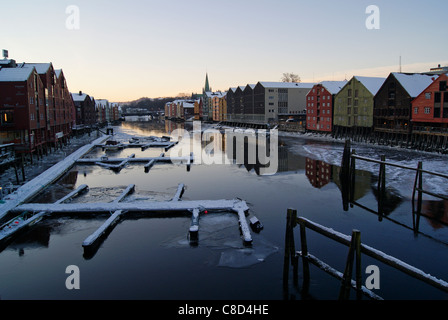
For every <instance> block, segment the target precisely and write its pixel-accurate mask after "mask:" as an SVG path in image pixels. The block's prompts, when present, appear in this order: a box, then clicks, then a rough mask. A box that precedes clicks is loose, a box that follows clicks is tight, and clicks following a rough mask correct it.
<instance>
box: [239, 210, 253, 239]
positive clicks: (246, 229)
mask: <svg viewBox="0 0 448 320" xmlns="http://www.w3.org/2000/svg"><path fill="white" fill-rule="evenodd" d="M238 218H239V222H240V227H241V233H242V234H243V241H244V243H245V244H250V243H252V235H251V234H250V230H249V226H248V224H247V220H246V214H245V212H244V211H243V210H238Z"/></svg>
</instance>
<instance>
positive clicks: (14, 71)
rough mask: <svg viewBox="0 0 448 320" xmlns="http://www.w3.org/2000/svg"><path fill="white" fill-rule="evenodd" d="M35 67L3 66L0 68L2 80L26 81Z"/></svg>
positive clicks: (0, 79) (0, 78)
mask: <svg viewBox="0 0 448 320" xmlns="http://www.w3.org/2000/svg"><path fill="white" fill-rule="evenodd" d="M33 70H35V69H34V67H31V66H29V67H21V68H1V69H0V81H1V82H17V81H26V80H28V78H29V77H30V75H31V73H32V72H33Z"/></svg>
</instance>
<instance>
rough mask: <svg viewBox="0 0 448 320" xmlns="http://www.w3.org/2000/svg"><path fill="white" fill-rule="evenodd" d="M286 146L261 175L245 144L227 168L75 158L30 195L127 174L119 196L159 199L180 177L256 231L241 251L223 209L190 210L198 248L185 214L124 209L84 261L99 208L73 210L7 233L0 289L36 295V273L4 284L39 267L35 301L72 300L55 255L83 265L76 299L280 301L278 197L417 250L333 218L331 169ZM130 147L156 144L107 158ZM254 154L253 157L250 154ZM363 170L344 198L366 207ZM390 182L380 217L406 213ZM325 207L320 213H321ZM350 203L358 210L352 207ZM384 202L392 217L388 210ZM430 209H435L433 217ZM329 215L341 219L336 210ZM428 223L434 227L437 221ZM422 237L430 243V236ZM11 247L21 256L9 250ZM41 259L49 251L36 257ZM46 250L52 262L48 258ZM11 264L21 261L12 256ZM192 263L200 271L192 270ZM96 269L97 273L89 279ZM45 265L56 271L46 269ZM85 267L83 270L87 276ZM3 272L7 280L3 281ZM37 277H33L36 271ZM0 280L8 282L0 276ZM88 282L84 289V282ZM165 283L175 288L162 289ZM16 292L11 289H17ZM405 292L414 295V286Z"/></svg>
mask: <svg viewBox="0 0 448 320" xmlns="http://www.w3.org/2000/svg"><path fill="white" fill-rule="evenodd" d="M179 128H184V129H186V130H189V131H190V132H191V130H192V124H188V123H174V122H170V121H166V122H163V121H162V122H157V121H153V122H141V123H139V122H123V124H122V126H121V128H118V129H117V130H116V131H115V132H116V133H117V139H119V138H123V141H129V138H130V137H132V136H138V135H140V136H148V135H153V136H163V135H167V134H170V133H171V132H173V131H174V130H176V129H179ZM200 137H201V139H199V141H192V142H191V143H192V144H193V146H192V147H194V146H196V147H199V150H201V151H202V150H204V152H208V153H209V154H210V155H214V156H216V157H218V156H222V159H224V160H225V158H224V157H225V155H226V153H224V154H223V155H220V154H219V153H218V151H219V150H227V149H226V148H227V145H228V144H227V141H226V137H225V136H222V139H218V138H217V139H216V140H214V139H210V140H204V141H203V140H202V135H201V136H200ZM214 142H216V143H219V148H218V146H217V147H216V148H215V147H214V144H213V143H214ZM288 143H290V141H288V140H287V139H283V138H282V139H281V141H279V146H278V170H277V172H276V174H275V175H273V176H262V175H261V168H263V164H262V163H260V162H258V163H253V162H252V159H250V158H249V157H248V156H247V152H246V156H245V157H243V158H242V163H238V161H237V160H238V158H237V156H236V152H234V153H233V155H234V156H233V157H232V158H231V159H228V160H229V162H230V164H229V165H228V166H213V167H212V166H207V165H197V166H196V167H194V166H193V167H192V170H191V172H187V171H186V170H185V169H184V166H176V165H172V164H160V165H156V166H154V167H153V168H152V169H151V170H150V172H149V173H148V174H144V173H143V166H142V165H140V167H139V165H138V164H130V165H129V166H128V167H125V168H124V170H123V171H122V172H121V173H120V174H118V175H115V174H111V173H110V172H109V171H108V170H103V169H101V168H98V167H96V166H90V165H76V166H75V167H74V168H73V170H71V171H70V172H68V173H67V175H65V176H64V177H63V178H61V179H60V180H59V181H58V182H57V183H55V184H54V185H53V186H51V187H50V188H48V189H47V191H46V192H44V193H43V194H42V195H40V196H39V198H38V199H35V200H34V202H49V203H52V202H55V201H56V200H58V199H60V198H61V197H62V196H64V195H66V194H68V193H69V192H70V191H71V190H73V188H76V187H77V186H79V185H80V184H87V185H88V186H89V189H90V191H89V192H88V193H86V194H84V195H82V197H79V198H77V199H74V200H73V202H74V203H76V202H100V201H101V202H102V201H106V202H107V201H113V200H114V199H115V198H116V197H117V196H119V195H120V194H121V192H122V191H123V189H124V188H126V187H127V186H128V185H129V184H130V183H135V184H136V185H137V190H136V192H135V194H132V195H130V196H129V198H127V199H126V200H125V201H135V200H147V201H160V200H169V199H171V198H172V196H173V195H174V193H175V192H176V187H177V185H178V183H185V184H186V186H187V190H188V191H187V192H186V197H187V198H189V199H190V200H192V199H204V198H207V199H208V198H209V199H222V198H226V199H229V198H230V199H231V198H235V197H241V198H242V199H244V200H247V201H248V203H249V204H250V207H251V209H250V210H251V213H253V214H254V215H256V216H257V217H258V218H260V221H262V222H263V225H264V226H265V228H264V229H263V232H261V233H260V234H253V237H254V242H253V247H252V248H244V247H243V246H242V242H241V238H240V232H239V230H238V219H237V217H236V216H235V215H234V214H228V213H222V214H217V215H215V214H213V215H212V214H210V215H207V216H201V220H200V233H199V237H200V239H199V242H198V246H197V247H194V248H193V247H191V246H190V242H189V241H188V228H189V226H190V223H191V219H190V217H189V216H187V217H176V218H175V219H170V218H164V219H161V218H160V217H158V218H147V219H146V218H145V219H143V218H142V219H138V217H136V218H135V219H132V218H131V217H128V216H126V219H123V220H122V221H121V222H120V223H119V225H117V227H116V228H115V229H114V230H113V232H111V234H110V235H109V236H108V237H107V240H106V241H105V242H104V243H101V249H100V250H99V251H98V253H97V254H96V255H95V256H94V258H93V259H91V260H89V261H85V259H89V257H84V258H83V257H82V241H83V240H84V239H85V238H86V237H87V236H89V235H90V234H91V233H92V232H94V231H95V230H97V229H98V227H99V226H101V224H102V223H103V222H104V221H105V220H106V219H107V218H108V215H102V216H89V217H91V218H90V219H89V218H87V217H85V216H81V215H78V216H76V217H59V216H55V217H50V218H49V219H47V220H44V221H42V222H41V223H39V224H38V225H36V226H35V227H34V228H33V229H31V230H30V232H28V233H26V234H24V235H23V237H18V238H16V239H15V241H14V242H13V243H11V245H10V247H9V248H10V249H11V250H15V251H13V252H12V254H11V252H8V250H6V251H5V252H3V253H2V254H0V265H2V266H4V265H5V264H7V265H8V266H7V267H6V268H7V271H6V273H9V274H7V275H5V273H1V272H0V283H2V286H3V287H2V291H3V292H2V293H1V294H2V295H3V294H4V293H7V294H10V295H11V296H12V297H13V298H21V297H23V294H24V292H25V293H27V292H30V291H28V288H31V289H32V290H34V291H35V292H34V293H30V295H29V296H27V297H31V298H37V299H39V298H42V293H41V292H39V290H38V289H40V288H42V285H43V284H42V283H43V282H38V281H36V283H32V284H30V283H26V282H22V283H21V282H20V281H19V282H17V281H15V279H17V278H19V277H21V275H22V274H23V273H28V274H31V273H32V274H33V275H34V274H36V275H42V274H43V275H45V276H46V277H47V278H45V285H47V284H49V285H48V286H46V292H47V293H48V294H47V296H44V297H43V298H47V297H50V298H54V297H56V298H60V297H63V298H68V299H70V298H72V297H71V296H69V294H72V292H68V290H66V289H65V287H64V285H63V281H61V282H59V280H60V279H59V278H60V273H61V270H59V268H60V263H59V262H60V261H64V263H65V261H67V263H75V264H76V263H82V264H83V268H84V269H82V270H83V271H82V272H84V273H83V274H84V277H86V278H84V279H86V282H84V284H85V285H86V286H85V287H84V288H83V290H80V292H79V294H80V296H79V297H82V298H92V297H93V298H99V299H102V298H106V299H107V298H112V299H113V298H131V299H142V298H143V299H146V298H148V299H161V298H163V299H171V298H180V299H184V298H194V299H201V298H212V299H215V298H218V299H219V298H223V299H228V298H234V299H241V298H246V299H263V298H267V299H281V298H282V291H281V284H280V285H279V279H280V277H281V274H280V273H281V268H279V263H281V260H282V259H281V257H280V259H279V258H278V255H275V253H276V252H278V251H279V244H280V246H281V245H282V244H283V243H284V231H285V228H284V226H285V224H284V221H285V219H284V215H283V212H282V211H283V210H284V209H283V208H285V207H286V206H292V207H298V209H299V210H300V214H301V215H304V216H305V217H307V218H310V219H311V220H313V218H316V220H317V219H319V220H320V222H322V224H324V225H327V226H328V227H331V228H335V230H340V229H344V230H347V229H350V228H352V227H353V226H354V227H356V228H359V229H361V230H362V232H363V235H364V234H365V235H366V238H367V237H370V238H371V239H374V240H375V242H376V244H378V246H379V247H380V248H381V249H383V248H387V252H390V251H392V253H397V252H398V253H401V252H403V255H406V254H408V253H409V256H413V253H414V249H415V247H414V246H412V245H409V244H416V245H418V246H420V247H421V248H426V247H423V246H424V245H426V244H427V243H425V241H422V242H417V241H416V239H414V238H412V237H408V236H407V234H408V233H409V230H405V231H404V232H403V231H402V230H401V229H403V228H402V226H401V225H400V226H396V225H395V224H393V223H392V224H387V225H385V227H387V229H388V231H391V232H387V233H386V232H385V233H384V234H381V236H378V235H377V234H378V230H377V229H376V228H377V224H376V223H375V222H376V219H375V218H374V219H371V218H369V215H366V214H364V211H362V209H361V210H359V211H357V209H358V207H357V208H355V209H353V211H352V214H350V215H344V216H343V214H344V211H343V209H342V208H343V206H341V205H338V202H339V201H340V200H341V195H343V192H342V190H343V188H342V186H341V182H340V180H339V171H340V167H339V166H337V165H330V164H328V163H326V162H325V161H316V160H312V159H307V158H305V156H304V155H301V154H297V153H294V152H289V151H288V149H287V147H286V146H287V145H288ZM209 144H211V145H210V146H209V147H210V148H209V149H206V148H205V147H206V146H207V145H209ZM322 145H324V144H322ZM323 147H327V146H323ZM323 147H322V148H323ZM322 148H321V149H322ZM328 148H331V145H328ZM98 149H101V148H98ZM205 149H206V150H205ZM243 150H244V151H248V150H253V146H252V145H250V140H249V139H248V140H247V141H245V144H244V146H243ZM255 150H257V149H255ZM136 151H137V152H136ZM171 151H172V150H170V151H169V152H171ZM235 151H236V150H235ZM134 152H136V156H138V157H142V156H145V157H152V156H158V155H159V154H160V153H161V152H162V151H161V150H159V149H157V150H155V149H154V150H150V149H148V150H146V151H144V152H141V153H140V151H139V150H135V149H132V150H126V149H125V150H121V151H119V152H116V153H114V154H113V155H111V157H112V156H114V157H126V156H128V155H129V154H130V153H134ZM169 152H168V153H167V156H168V155H169ZM257 152H259V150H257ZM111 154H112V153H111ZM101 155H103V152H101V150H95V151H93V152H92V153H91V154H89V156H91V157H99V156H101ZM171 155H172V154H171ZM255 155H256V156H255V159H257V158H258V154H255ZM238 168H241V169H238ZM249 170H250V171H251V172H254V174H247V173H246V171H249ZM373 175H374V174H372V173H370V172H368V171H362V170H357V172H356V189H355V192H354V197H353V199H354V201H360V202H362V203H363V204H365V205H366V206H371V207H375V200H376V197H375V192H376V191H375V188H376V179H377V178H376V177H374V176H373ZM334 186H337V188H336V187H334ZM316 188H318V189H319V188H322V189H320V190H318V189H316ZM389 191H391V193H392V198H391V204H392V205H391V206H390V209H389V210H388V215H389V217H386V219H387V220H386V219H385V220H386V221H390V220H389V218H398V219H401V218H402V217H404V216H406V214H410V212H407V211H406V210H407V209H408V208H407V207H404V208H403V206H400V205H399V202H394V201H395V200H396V199H393V196H395V195H394V194H393V190H388V192H389ZM399 200H400V199H399ZM334 204H336V205H334ZM330 205H331V206H332V207H331V210H329V206H330ZM447 207H448V204H447V203H446V202H444V203H441V202H437V203H436V202H429V201H428V202H424V205H423V210H422V211H425V212H426V213H427V214H428V215H431V214H432V215H433V216H435V217H437V218H439V219H441V220H442V221H445V222H446V221H447V220H448V219H447V211H448V210H447ZM360 211H361V213H363V214H358V213H359V212H360ZM392 211H394V212H395V213H397V214H396V215H395V216H394V215H393V214H392V213H393V212H392ZM436 212H437V213H436ZM440 212H443V214H442V215H439V213H440ZM338 215H339V216H340V217H342V219H339V217H338ZM335 217H336V218H335ZM406 218H409V216H406ZM403 219H404V218H403ZM400 222H401V221H400ZM434 226H437V227H439V225H437V224H434ZM438 231H439V230H438ZM391 237H392V238H394V239H395V238H399V239H402V240H403V241H396V242H393V241H390V239H391ZM408 238H412V239H408ZM311 239H312V242H311ZM310 245H312V246H313V247H316V250H317V249H318V250H319V254H320V252H321V251H323V253H322V255H323V256H325V258H328V259H329V260H330V261H331V260H336V259H339V258H340V257H341V256H339V255H338V253H335V252H334V251H333V247H330V246H328V245H327V244H325V243H324V242H322V241H321V240H319V239H317V238H316V239H315V238H310ZM431 245H434V243H433V242H431ZM435 245H437V243H436V244H435ZM36 248H45V250H41V251H40V252H38V251H35V250H36ZM438 249H440V248H438ZM438 249H437V250H438ZM280 251H281V250H280ZM428 251H429V250H428ZM16 252H17V254H20V255H22V256H21V257H18V255H17V254H16ZM29 253H33V254H29ZM346 254H347V252H346V250H345V248H344V251H343V253H342V255H343V256H344V257H346ZM422 254H423V257H422V258H421V260H422V262H421V265H419V267H422V269H425V270H429V271H430V272H431V273H432V272H434V274H437V273H440V272H439V271H440V270H441V269H443V268H442V266H437V263H434V261H437V259H435V258H434V259H432V258H433V257H432V256H431V255H430V253H427V252H423V253H422ZM42 257H45V259H44V258H42ZM48 257H50V258H49V259H48V261H47V260H46V259H47V258H48ZM52 257H54V259H53V260H52V261H50V260H51V258H52ZM20 259H22V260H20ZM44 260H45V261H44ZM56 260H57V262H55V261H56ZM81 260H82V261H81ZM22 261H23V262H25V263H21V262H22ZM337 261H339V260H337ZM15 265H18V266H20V267H21V269H18V270H16V269H15ZM229 267H230V268H234V269H235V268H238V270H229ZM434 269H435V270H434ZM198 270H199V271H200V272H197V271H198ZM443 270H444V269H443ZM443 270H442V272H443ZM63 271H64V270H62V275H63ZM99 273H100V274H102V275H103V276H102V277H99V276H97V275H98V274H99ZM56 274H58V275H59V276H54V275H56ZM89 275H91V277H90V278H89V279H88V281H89V282H87V277H88V276H89ZM142 275H143V276H142ZM229 275H230V276H229ZM10 278H11V279H13V280H9V279H10ZM37 278H39V276H36V279H37ZM55 278H56V279H55ZM63 280H65V279H63ZM8 281H9V283H8V284H6V285H5V283H7V282H8ZM313 281H316V282H315V283H316V285H315V286H314V285H313V286H311V291H312V292H311V293H312V294H313V296H315V297H316V298H321V297H322V296H323V297H324V298H325V296H326V295H327V289H328V287H329V285H327V281H328V279H327V278H325V277H322V278H320V276H319V275H316V278H314V276H313ZM87 284H88V285H87ZM336 285H337V284H336ZM88 286H91V287H93V288H94V289H92V291H88V290H89V289H88ZM173 287H175V288H177V290H172V288H173ZM131 288H132V289H131ZM247 288H250V293H249V294H246V290H245V289H247ZM19 290H20V291H21V292H18V291H19ZM397 290H399V289H397ZM173 291H176V292H173ZM408 291H409V290H408V289H406V288H404V289H402V290H401V291H400V292H399V293H397V295H396V296H393V297H398V298H400V297H401V296H402V294H403V295H405V296H406V294H408ZM415 294H416V295H418V292H416V293H415ZM328 295H329V294H328ZM434 296H435V297H439V296H438V295H434ZM431 297H432V296H431ZM331 298H333V297H331Z"/></svg>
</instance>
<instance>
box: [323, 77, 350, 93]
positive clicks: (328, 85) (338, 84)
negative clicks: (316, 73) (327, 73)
mask: <svg viewBox="0 0 448 320" xmlns="http://www.w3.org/2000/svg"><path fill="white" fill-rule="evenodd" d="M347 82H348V81H347V80H344V81H322V82H320V83H319V84H321V85H322V86H323V87H325V89H327V90H328V92H330V93H331V94H337V93H338V92H339V91H341V89H342V88H343V87H344V86H345V85H346V84H347Z"/></svg>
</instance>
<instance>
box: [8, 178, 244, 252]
mask: <svg viewBox="0 0 448 320" xmlns="http://www.w3.org/2000/svg"><path fill="white" fill-rule="evenodd" d="M129 188H130V187H128V189H129ZM128 189H127V190H128ZM183 190H184V185H183V184H180V185H179V187H178V190H177V192H176V195H175V196H174V197H173V199H172V200H169V201H155V202H154V201H133V202H126V203H121V202H119V201H113V202H108V203H76V204H73V203H68V204H61V203H55V204H47V203H32V204H31V203H30V204H23V205H20V206H18V207H17V208H15V209H14V210H13V212H14V211H17V212H23V211H29V212H40V211H45V212H46V213H47V214H52V215H55V214H58V213H59V214H70V213H75V214H83V213H85V214H88V213H109V212H114V214H113V215H112V216H111V217H110V218H109V219H107V221H106V222H105V223H104V224H103V225H102V226H101V227H100V228H99V229H98V230H97V231H96V232H95V233H93V234H92V235H91V236H89V237H88V238H87V239H86V240H85V241H84V244H83V246H84V247H89V246H91V245H93V244H94V243H95V242H96V241H97V240H98V239H99V238H100V237H101V236H102V235H103V234H104V233H106V232H107V231H109V230H110V228H111V227H112V226H114V225H115V224H116V222H117V221H118V220H119V219H120V217H121V216H122V214H123V213H124V212H133V213H141V214H148V213H151V212H152V213H160V212H163V213H164V214H166V215H170V214H173V215H174V214H178V213H179V212H185V213H191V212H192V213H193V215H192V223H191V226H190V231H191V232H190V235H193V238H196V239H197V231H198V230H199V214H200V212H222V211H227V212H234V213H237V214H238V219H239V225H240V229H241V233H242V237H243V241H244V244H245V245H248V244H251V243H252V236H251V233H250V230H249V226H248V224H247V220H246V212H247V211H248V210H249V207H248V205H247V203H246V202H245V201H244V200H241V199H233V200H188V201H179V199H180V197H181V195H182V192H183ZM126 192H127V191H125V192H124V193H123V194H125V193H126ZM120 197H121V196H120ZM194 236H196V237H194ZM193 238H192V239H193Z"/></svg>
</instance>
